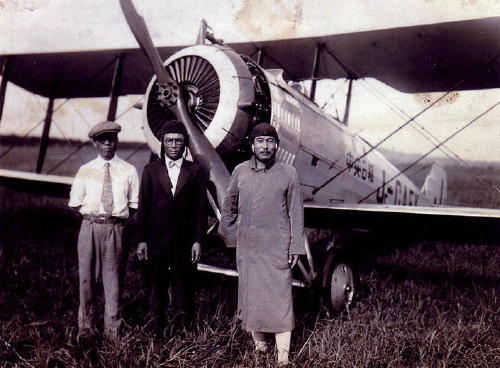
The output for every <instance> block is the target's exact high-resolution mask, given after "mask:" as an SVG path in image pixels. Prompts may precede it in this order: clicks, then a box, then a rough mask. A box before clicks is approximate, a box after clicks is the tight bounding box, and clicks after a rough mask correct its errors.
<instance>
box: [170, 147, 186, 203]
mask: <svg viewBox="0 0 500 368" xmlns="http://www.w3.org/2000/svg"><path fill="white" fill-rule="evenodd" d="M183 161H184V158H183V157H181V158H180V159H178V160H175V161H174V160H172V159H170V158H169V157H168V156H167V155H165V165H166V166H167V171H168V177H169V178H170V182H171V183H172V195H174V194H175V188H176V187H177V180H178V179H179V173H180V172H181V167H182V162H183Z"/></svg>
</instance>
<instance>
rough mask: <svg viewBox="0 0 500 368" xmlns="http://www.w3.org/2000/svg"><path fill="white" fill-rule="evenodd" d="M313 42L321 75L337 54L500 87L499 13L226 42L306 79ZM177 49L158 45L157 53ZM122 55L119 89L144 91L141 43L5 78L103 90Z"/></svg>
mask: <svg viewBox="0 0 500 368" xmlns="http://www.w3.org/2000/svg"><path fill="white" fill-rule="evenodd" d="M193 33H194V30H193ZM318 44H323V45H324V48H323V51H322V56H321V58H320V64H319V71H318V77H319V78H332V79H336V78H345V77H347V76H348V75H347V73H346V71H345V70H344V69H343V68H342V67H341V66H340V65H339V63H338V61H340V62H341V63H342V64H344V66H345V67H347V69H348V70H350V72H351V74H353V75H351V77H356V78H368V77H371V78H376V79H378V80H380V81H382V82H384V83H385V84H387V85H389V86H391V87H393V88H395V89H398V90H400V91H403V92H408V93H416V92H434V91H447V90H452V89H453V90H469V89H485V88H496V87H500V58H499V57H498V55H499V53H500V46H499V45H500V17H491V18H482V19H474V20H463V21H456V22H446V23H437V24H427V25H419V26H411V27H400V28H390V29H381V30H373V31H366V32H354V33H345V34H332V35H326V36H325V35H318V36H317V37H304V38H295V39H281V40H269V41H258V42H253V41H252V40H249V41H248V42H239V43H230V44H229V45H230V46H231V47H234V48H235V49H236V50H237V51H238V52H240V53H243V54H247V55H254V54H255V53H256V52H257V50H259V49H262V50H263V56H264V57H263V66H264V67H265V68H281V69H284V70H285V78H287V79H295V80H300V79H308V78H311V73H312V66H313V60H314V53H315V50H316V47H317V45H318ZM180 48H181V46H172V47H168V46H167V47H158V49H159V52H160V55H161V56H162V58H167V57H168V56H169V55H171V54H172V53H174V52H176V51H177V50H179V49H180ZM119 54H123V55H124V56H125V58H124V66H123V73H124V74H123V75H124V78H123V84H122V88H121V94H142V93H144V91H145V89H146V85H147V83H148V81H149V79H150V78H151V76H152V71H151V70H150V67H149V66H148V64H147V63H146V62H145V59H144V56H143V54H142V53H141V51H140V50H139V49H115V50H113V49H109V50H103V51H82V52H59V53H39V54H37V53H30V54H18V55H13V56H11V73H10V80H11V81H12V82H14V83H16V84H17V85H19V86H21V87H23V88H25V89H27V90H29V91H32V92H34V93H37V94H40V95H43V96H48V95H49V94H50V93H51V91H52V90H53V89H54V86H55V95H56V97H100V96H108V95H109V91H110V85H111V80H112V76H113V73H114V61H115V60H116V58H117V57H118V55H119ZM3 58H5V55H4V56H0V63H1V62H2V61H3ZM335 58H336V59H337V60H338V61H336V60H335Z"/></svg>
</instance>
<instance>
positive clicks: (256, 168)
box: [252, 155, 276, 172]
mask: <svg viewBox="0 0 500 368" xmlns="http://www.w3.org/2000/svg"><path fill="white" fill-rule="evenodd" d="M257 162H258V160H257V157H255V155H253V156H252V170H253V171H255V172H259V171H262V170H269V169H270V168H271V167H272V166H273V165H274V163H275V162H276V158H273V159H272V160H269V161H268V162H267V163H265V164H264V163H263V162H262V161H260V163H262V164H263V165H264V166H262V167H259V166H258V164H257Z"/></svg>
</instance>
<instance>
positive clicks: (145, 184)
mask: <svg viewBox="0 0 500 368" xmlns="http://www.w3.org/2000/svg"><path fill="white" fill-rule="evenodd" d="M171 188H172V184H171V182H170V178H169V176H168V172H167V168H166V166H165V163H164V162H163V161H155V162H152V163H150V164H147V165H146V166H145V167H144V171H143V173H142V178H141V188H140V192H139V208H138V210H137V213H136V226H137V236H136V241H137V242H146V243H147V244H148V254H149V255H154V254H168V255H170V256H172V257H173V261H174V262H177V261H176V260H181V259H182V260H184V261H189V259H190V257H191V253H190V252H191V247H192V245H193V243H194V242H200V243H201V241H202V239H203V237H204V235H205V234H206V224H207V213H206V203H207V191H206V176H205V174H204V172H203V171H202V169H201V167H200V166H199V165H198V164H196V163H192V162H190V161H187V160H184V161H183V164H182V167H181V170H180V173H179V178H178V180H177V187H176V190H175V195H172V190H171ZM179 257H181V258H179Z"/></svg>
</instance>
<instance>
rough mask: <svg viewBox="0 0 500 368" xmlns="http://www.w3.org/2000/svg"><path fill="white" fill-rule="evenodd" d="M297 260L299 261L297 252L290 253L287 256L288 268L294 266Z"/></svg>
mask: <svg viewBox="0 0 500 368" xmlns="http://www.w3.org/2000/svg"><path fill="white" fill-rule="evenodd" d="M298 261H299V255H298V254H290V255H289V256H288V264H289V265H290V268H294V267H295V265H296V264H297V262H298Z"/></svg>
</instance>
